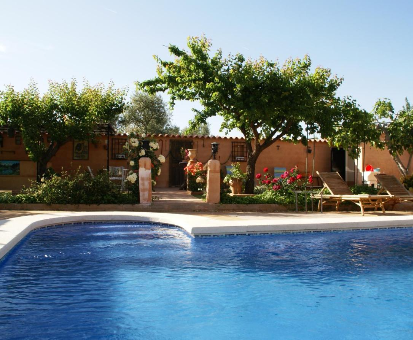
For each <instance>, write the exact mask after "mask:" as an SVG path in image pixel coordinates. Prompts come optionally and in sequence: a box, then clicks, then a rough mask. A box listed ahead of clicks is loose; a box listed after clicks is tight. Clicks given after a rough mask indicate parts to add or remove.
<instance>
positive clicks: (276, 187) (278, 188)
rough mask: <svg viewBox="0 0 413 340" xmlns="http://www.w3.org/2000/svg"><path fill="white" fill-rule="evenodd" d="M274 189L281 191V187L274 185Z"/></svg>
mask: <svg viewBox="0 0 413 340" xmlns="http://www.w3.org/2000/svg"><path fill="white" fill-rule="evenodd" d="M272 188H273V190H275V191H277V190H280V189H281V185H274V186H273V187H272Z"/></svg>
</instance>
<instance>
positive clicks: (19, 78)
mask: <svg viewBox="0 0 413 340" xmlns="http://www.w3.org/2000/svg"><path fill="white" fill-rule="evenodd" d="M0 11H1V21H0V88H3V87H4V85H5V84H12V85H14V86H15V87H16V88H17V89H19V90H20V89H23V88H24V87H26V86H27V84H28V83H29V81H30V79H33V80H34V81H35V82H37V83H38V84H39V88H40V90H41V91H45V90H46V89H47V81H48V80H54V81H61V80H70V79H71V78H77V79H78V80H79V81H80V82H81V81H82V80H83V79H86V80H88V81H89V82H90V83H92V84H94V83H97V82H103V83H108V82H109V81H110V80H113V81H114V83H115V85H116V86H117V87H128V88H129V95H130V94H132V93H133V92H134V90H135V87H134V82H135V81H143V80H146V79H149V78H153V77H154V76H155V74H156V72H155V71H156V63H155V61H154V60H153V57H152V56H153V55H159V56H160V57H161V58H163V59H168V58H169V53H168V51H167V47H166V46H167V45H168V44H176V45H178V46H180V47H185V46H186V45H185V44H186V39H187V37H188V36H199V35H202V34H204V35H206V36H207V37H208V38H209V39H211V40H212V43H213V47H214V48H222V50H223V52H224V54H229V53H233V54H234V53H237V52H239V53H242V54H244V55H245V56H246V57H251V58H258V57H259V56H261V55H262V56H264V57H265V58H267V59H270V60H279V61H280V62H283V61H284V60H285V59H287V58H289V57H292V58H296V57H299V58H301V57H303V56H304V55H305V54H308V55H309V56H310V57H311V59H312V62H313V66H314V67H316V66H323V67H328V68H331V70H332V72H333V73H334V74H337V75H338V76H340V77H344V83H343V85H342V86H341V88H340V90H339V92H338V95H340V96H344V95H350V96H352V97H353V98H355V99H356V100H357V101H358V103H359V104H360V106H361V107H362V108H364V109H366V110H371V109H372V107H373V105H374V103H375V101H376V100H377V99H378V98H389V99H391V100H392V102H393V104H394V106H395V108H396V110H397V109H400V108H401V106H402V105H403V103H404V98H405V97H408V98H410V99H411V101H413V91H412V89H413V67H412V65H411V64H412V60H413V59H412V55H413V44H412V43H411V38H412V35H413V20H411V17H412V14H413V2H411V1H361V0H359V1H353V0H348V1H331V0H330V1H255V2H252V1H242V0H239V1H225V0H221V1H215V0H210V1H195V0H192V1H179V0H176V1H132V0H117V1H111V0H106V1H97V0H93V1H88V0H83V1H78V0H72V1H56V0H55V1H51V0H43V1H42V0H36V1H30V0H26V1H23V0H13V1H5V0H2V1H1V2H0ZM192 105H193V104H192V103H180V104H178V105H177V106H176V107H175V110H174V111H173V123H174V124H176V125H178V126H180V127H181V128H182V127H184V126H186V125H187V121H188V120H189V119H190V118H191V117H192V115H193V114H192V112H191V107H192ZM210 123H211V128H212V133H213V134H218V130H219V120H218V119H213V120H212V121H211V122H210ZM232 135H237V134H236V133H233V134H232Z"/></svg>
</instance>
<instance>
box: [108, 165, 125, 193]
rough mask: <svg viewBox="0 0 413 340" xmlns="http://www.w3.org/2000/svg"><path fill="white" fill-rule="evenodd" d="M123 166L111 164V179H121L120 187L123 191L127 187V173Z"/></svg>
mask: <svg viewBox="0 0 413 340" xmlns="http://www.w3.org/2000/svg"><path fill="white" fill-rule="evenodd" d="M125 170H126V171H127V169H125V168H124V167H123V166H109V179H110V180H111V181H120V188H121V190H122V191H123V190H124V188H125V180H126V173H125Z"/></svg>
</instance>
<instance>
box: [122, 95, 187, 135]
mask: <svg viewBox="0 0 413 340" xmlns="http://www.w3.org/2000/svg"><path fill="white" fill-rule="evenodd" d="M118 126H119V129H120V130H121V131H124V132H126V133H135V134H138V135H142V134H146V135H147V134H166V133H168V134H178V133H179V127H177V126H173V125H172V124H171V113H170V112H169V111H168V109H167V108H166V104H165V103H164V101H163V100H162V98H161V96H157V95H149V94H146V93H142V92H138V91H137V92H135V93H134V94H133V96H132V99H131V103H130V104H129V105H128V107H127V108H126V110H125V112H124V113H123V114H122V115H121V116H120V117H119V120H118Z"/></svg>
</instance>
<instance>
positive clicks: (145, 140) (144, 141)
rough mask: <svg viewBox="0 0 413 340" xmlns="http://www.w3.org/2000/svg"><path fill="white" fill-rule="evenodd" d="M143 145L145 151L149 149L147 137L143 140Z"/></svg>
mask: <svg viewBox="0 0 413 340" xmlns="http://www.w3.org/2000/svg"><path fill="white" fill-rule="evenodd" d="M142 147H143V149H144V150H145V151H149V141H148V140H147V139H144V140H143V141H142Z"/></svg>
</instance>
